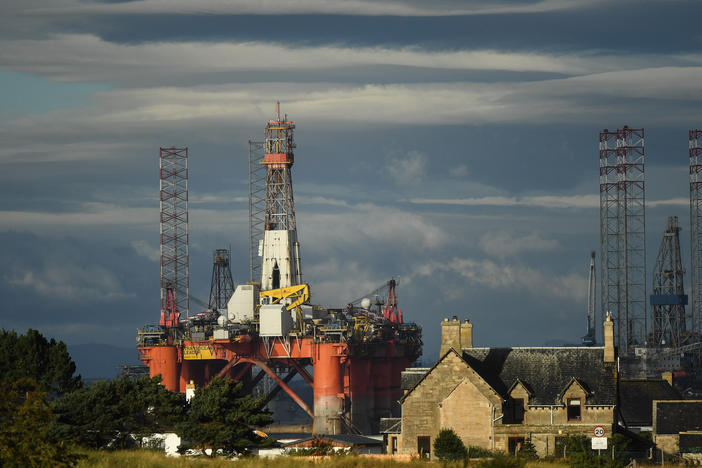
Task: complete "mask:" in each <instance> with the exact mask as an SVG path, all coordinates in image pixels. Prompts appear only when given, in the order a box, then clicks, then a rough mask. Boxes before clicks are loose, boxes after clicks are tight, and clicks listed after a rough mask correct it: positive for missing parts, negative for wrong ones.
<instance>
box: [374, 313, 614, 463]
mask: <svg viewBox="0 0 702 468" xmlns="http://www.w3.org/2000/svg"><path fill="white" fill-rule="evenodd" d="M604 325H605V346H602V347H559V348H543V347H522V348H516V347H515V348H473V347H472V325H471V324H470V323H469V322H468V321H466V322H460V321H458V320H456V319H455V318H454V320H452V321H449V320H448V319H446V320H444V322H442V350H441V358H440V359H439V361H438V362H437V363H436V364H435V365H434V366H433V367H432V368H430V369H428V370H427V371H426V372H425V373H424V374H423V375H422V376H421V378H419V379H415V380H416V383H415V384H414V386H413V387H412V388H411V389H409V390H408V391H407V392H406V393H405V395H404V396H403V397H402V399H401V400H400V402H401V404H402V417H401V418H399V421H397V420H395V421H393V420H386V421H384V423H382V424H383V426H384V427H385V428H387V431H386V434H385V436H386V438H387V439H388V441H389V444H390V442H392V443H393V444H395V450H396V452H397V453H401V454H417V453H419V454H423V455H425V456H430V455H431V451H432V449H433V441H434V439H435V438H436V436H437V435H438V433H439V431H440V430H441V429H442V428H452V429H453V430H454V431H455V432H456V433H457V434H458V435H459V436H460V437H461V439H462V440H463V442H464V443H465V445H476V446H480V447H483V448H486V449H490V450H501V451H505V452H514V451H515V450H518V449H519V448H520V446H521V444H522V443H524V442H525V441H527V440H529V441H531V442H532V443H533V444H534V446H535V448H536V450H537V452H538V453H539V455H540V456H545V455H553V454H555V453H557V450H560V443H561V442H562V441H564V440H565V438H566V437H567V436H569V435H585V436H592V434H593V431H594V429H595V427H596V426H602V427H604V429H605V433H606V435H610V434H612V432H613V430H614V428H615V427H616V425H617V416H616V411H615V409H616V405H617V373H616V363H615V356H614V343H613V322H612V321H611V320H610V319H608V320H607V322H605V324H604ZM398 422H399V424H398ZM388 451H390V450H388Z"/></svg>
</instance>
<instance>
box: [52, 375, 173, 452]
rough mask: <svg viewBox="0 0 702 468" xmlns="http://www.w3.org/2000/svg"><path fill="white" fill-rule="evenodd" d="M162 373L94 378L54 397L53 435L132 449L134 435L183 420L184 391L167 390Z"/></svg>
mask: <svg viewBox="0 0 702 468" xmlns="http://www.w3.org/2000/svg"><path fill="white" fill-rule="evenodd" d="M160 382H161V379H160V377H154V378H148V377H143V378H141V379H128V378H120V379H115V380H108V381H100V382H95V383H94V384H92V385H91V386H89V387H85V388H81V389H79V390H77V391H75V392H72V393H70V394H68V395H66V396H64V397H63V398H59V399H56V400H54V401H53V410H54V414H55V415H56V421H55V422H54V423H53V424H52V426H51V430H50V435H51V437H52V438H53V439H55V440H71V441H73V442H75V443H77V444H80V445H84V446H87V447H93V448H102V447H110V448H127V447H129V446H131V445H133V444H134V439H133V438H132V435H134V436H136V437H142V436H146V435H149V434H152V433H154V432H164V431H167V430H174V429H175V427H176V426H177V425H178V424H179V423H180V422H181V421H182V419H183V417H184V411H185V396H184V395H183V394H181V393H174V392H170V391H168V390H167V389H166V388H165V387H164V386H163V385H161V384H160Z"/></svg>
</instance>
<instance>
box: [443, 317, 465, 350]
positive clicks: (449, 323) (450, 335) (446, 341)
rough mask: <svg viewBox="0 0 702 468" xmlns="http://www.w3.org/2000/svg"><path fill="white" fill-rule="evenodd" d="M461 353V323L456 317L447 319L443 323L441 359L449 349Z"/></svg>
mask: <svg viewBox="0 0 702 468" xmlns="http://www.w3.org/2000/svg"><path fill="white" fill-rule="evenodd" d="M451 348H453V349H455V350H456V351H458V352H459V353H460V352H461V322H460V321H459V320H458V318H457V317H456V316H454V317H453V319H451V320H449V319H447V318H445V319H444V321H443V322H441V350H440V351H439V358H441V357H443V356H444V354H446V353H447V352H448V350H449V349H451Z"/></svg>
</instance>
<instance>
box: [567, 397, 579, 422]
mask: <svg viewBox="0 0 702 468" xmlns="http://www.w3.org/2000/svg"><path fill="white" fill-rule="evenodd" d="M567 403H568V404H567V405H566V406H567V410H568V421H580V415H581V414H582V400H581V399H580V398H569V399H568V400H567Z"/></svg>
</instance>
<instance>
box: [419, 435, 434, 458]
mask: <svg viewBox="0 0 702 468" xmlns="http://www.w3.org/2000/svg"><path fill="white" fill-rule="evenodd" d="M417 453H418V454H419V456H420V457H422V458H429V457H430V456H431V437H429V436H418V437H417Z"/></svg>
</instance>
